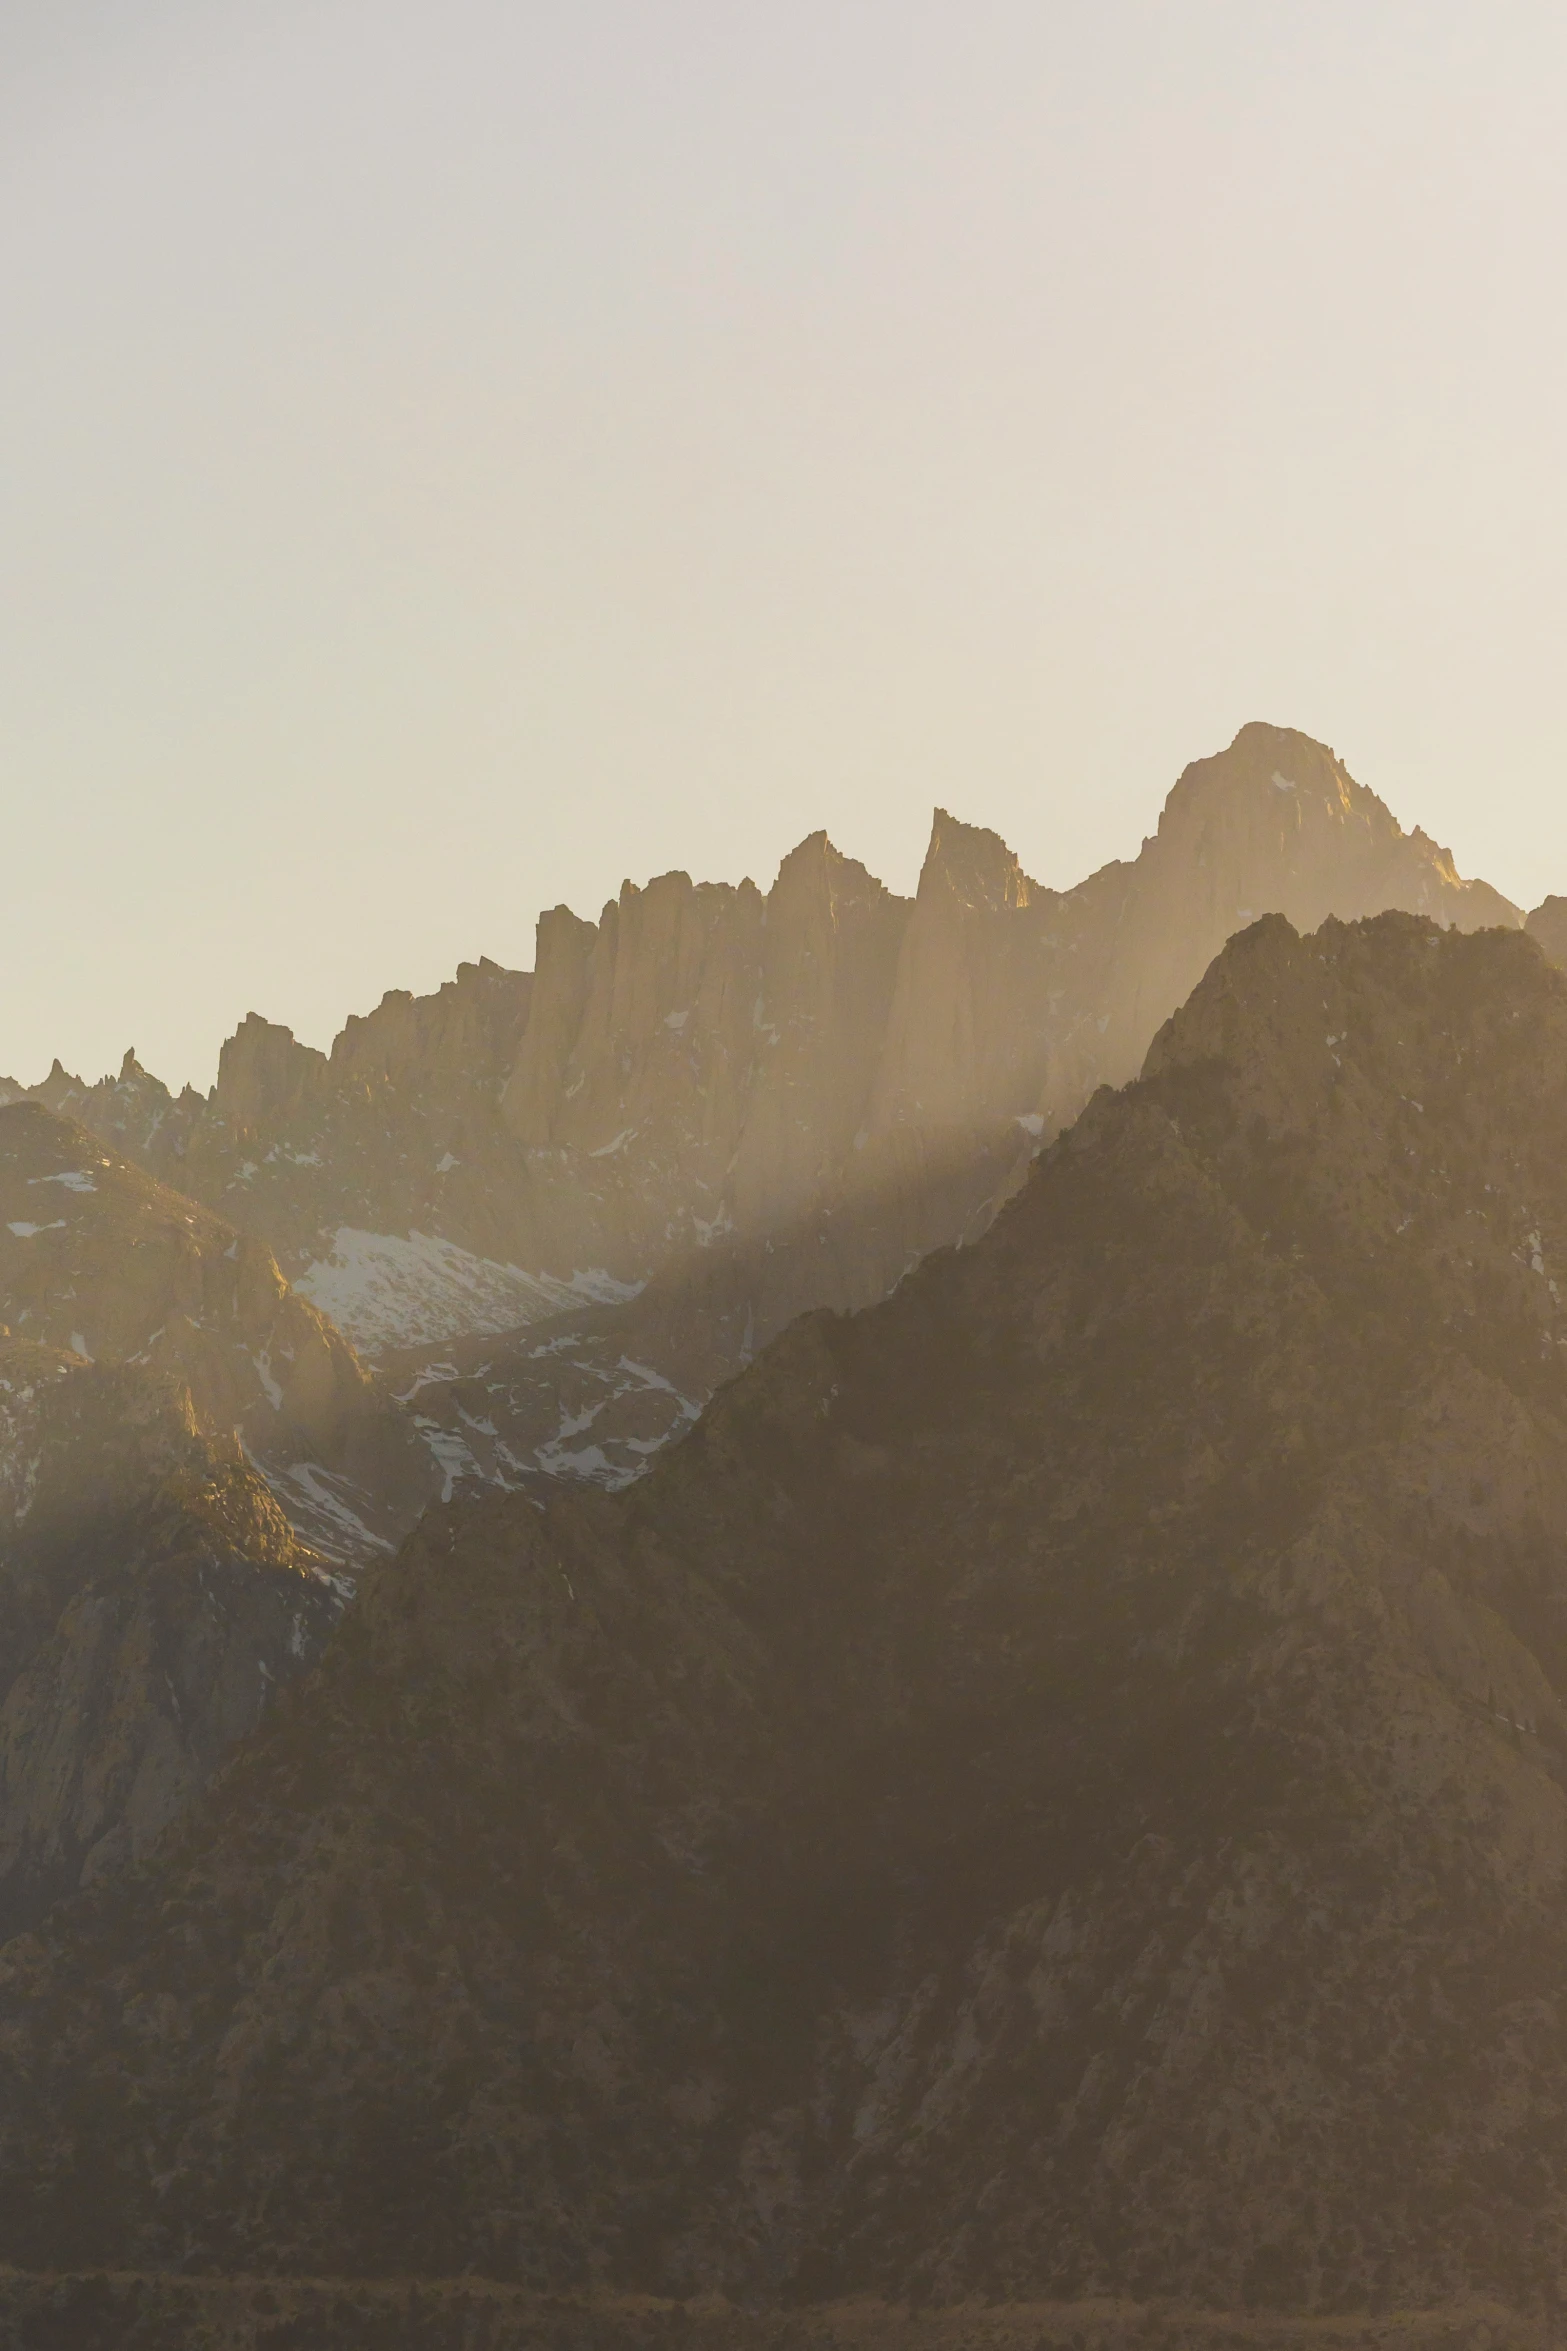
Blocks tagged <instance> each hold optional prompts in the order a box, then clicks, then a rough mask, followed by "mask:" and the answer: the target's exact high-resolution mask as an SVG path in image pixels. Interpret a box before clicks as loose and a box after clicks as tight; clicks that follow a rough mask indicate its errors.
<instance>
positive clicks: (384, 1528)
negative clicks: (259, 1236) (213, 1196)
mask: <svg viewBox="0 0 1567 2351" xmlns="http://www.w3.org/2000/svg"><path fill="white" fill-rule="evenodd" d="M0 1325H5V1326H8V1328H9V1331H10V1333H11V1334H13V1335H14V1336H15V1337H16V1338H17V1339H20V1340H27V1341H30V1342H33V1343H35V1344H38V1345H41V1346H45V1347H52V1348H56V1349H65V1350H67V1351H69V1352H70V1353H72V1354H73V1355H75V1356H77V1357H80V1358H83V1359H85V1360H86V1361H88V1362H99V1363H104V1364H128V1365H132V1366H135V1367H137V1368H140V1369H144V1370H146V1371H148V1372H149V1373H152V1374H154V1375H160V1376H162V1377H163V1378H165V1379H167V1380H172V1381H174V1382H176V1383H178V1384H179V1386H180V1387H181V1388H183V1389H184V1390H185V1391H186V1392H187V1394H188V1396H189V1398H190V1405H191V1410H192V1412H193V1414H194V1418H195V1425H196V1426H197V1427H198V1428H199V1429H200V1430H202V1431H203V1432H204V1433H206V1434H207V1435H209V1436H214V1437H225V1438H227V1437H232V1436H234V1435H236V1434H237V1436H238V1437H239V1439H240V1440H241V1442H242V1444H243V1445H244V1447H245V1449H246V1450H247V1452H248V1453H249V1454H250V1455H251V1456H252V1457H253V1458H254V1459H255V1460H256V1461H257V1462H258V1463H259V1464H260V1465H261V1467H262V1468H263V1470H264V1472H265V1474H266V1475H267V1476H268V1477H269V1479H270V1480H271V1481H272V1483H273V1484H274V1486H275V1488H276V1490H277V1492H278V1494H279V1496H280V1498H281V1499H282V1501H283V1505H284V1508H285V1509H286V1510H287V1511H288V1512H289V1513H290V1515H291V1516H292V1517H293V1518H294V1519H295V1520H296V1521H297V1522H298V1525H299V1527H300V1530H301V1532H302V1533H304V1534H305V1535H306V1536H307V1537H308V1538H309V1539H311V1540H313V1541H314V1542H315V1543H316V1544H317V1546H318V1547H320V1548H322V1549H324V1550H326V1551H328V1552H330V1553H331V1554H333V1555H334V1556H336V1557H338V1558H340V1559H344V1560H348V1561H355V1560H363V1559H364V1558H367V1557H371V1556H374V1555H375V1554H376V1553H377V1552H385V1551H386V1550H387V1549H389V1548H390V1538H391V1536H393V1535H394V1534H397V1533H401V1532H402V1531H403V1529H404V1528H406V1526H407V1525H408V1524H409V1523H410V1521H411V1519H412V1518H413V1516H414V1515H415V1513H416V1511H417V1509H418V1508H419V1506H420V1505H421V1504H422V1502H423V1500H424V1499H425V1495H426V1493H427V1492H428V1490H429V1487H428V1471H427V1465H426V1464H425V1463H424V1461H423V1458H422V1455H421V1452H420V1449H419V1448H418V1447H417V1446H413V1445H411V1444H410V1443H409V1441H408V1436H407V1431H406V1429H405V1428H404V1426H403V1425H402V1423H401V1420H400V1418H399V1416H398V1415H397V1414H396V1412H395V1411H394V1410H393V1409H392V1407H391V1405H390V1403H389V1401H388V1399H387V1398H386V1396H385V1395H384V1393H383V1392H382V1391H381V1389H380V1388H379V1387H378V1386H377V1384H376V1383H375V1381H374V1380H373V1379H372V1378H371V1376H370V1375H369V1374H368V1373H367V1372H366V1371H365V1369H364V1367H363V1365H362V1364H361V1363H360V1362H359V1360H358V1358H357V1357H356V1356H355V1354H354V1351H353V1349H352V1348H351V1347H350V1346H349V1345H348V1344H347V1342H346V1341H345V1340H344V1339H343V1337H342V1336H341V1334H340V1333H339V1332H338V1331H337V1330H335V1329H334V1328H333V1326H332V1325H331V1324H330V1323H329V1322H328V1321H327V1320H326V1319H325V1318H324V1317H323V1316H322V1315H321V1314H320V1313H319V1312H318V1311H317V1310H316V1308H315V1307H313V1306H311V1305H310V1304H309V1303H308V1301H306V1300H305V1299H303V1298H300V1297H299V1296H298V1295H297V1294H296V1293H295V1292H294V1291H293V1290H291V1289H290V1287H289V1285H288V1283H287V1282H285V1281H284V1279H283V1277H282V1275H281V1273H280V1272H279V1271H278V1267H277V1263H276V1261H275V1259H274V1258H273V1256H272V1254H271V1252H270V1250H268V1249H267V1248H266V1247H265V1246H264V1245H263V1244H262V1243H260V1242H258V1241H256V1240H254V1239H253V1238H251V1237H250V1236H248V1235H245V1234H242V1233H240V1232H238V1231H237V1230H236V1229H235V1228H234V1227H233V1226H232V1225H229V1224H226V1223H224V1222H223V1220H222V1219H221V1218H219V1217H217V1216H215V1215H213V1214H212V1212H211V1211H210V1210H208V1209H204V1208H203V1207H201V1206H200V1205H199V1203H198V1202H196V1201H194V1200H190V1199H186V1198H184V1197H183V1196H182V1195H180V1194H178V1193H174V1192H170V1191H168V1190H167V1189H166V1188H165V1187H163V1186H162V1185H160V1184H157V1183H155V1182H152V1181H151V1180H150V1179H149V1178H148V1177H147V1176H146V1175H145V1174H144V1173H143V1171H142V1170H141V1169H140V1168H139V1167H137V1166H135V1165H134V1164H133V1163H132V1162H131V1161H130V1160H128V1159H127V1158H125V1157H124V1156H123V1155H122V1154H121V1153H119V1152H118V1151H114V1150H111V1149H109V1148H108V1147H107V1146H106V1145H105V1144H104V1143H103V1142H102V1141H101V1140H100V1139H99V1138H98V1137H97V1136H96V1135H94V1134H93V1133H91V1132H90V1131H89V1130H88V1129H87V1128H85V1127H83V1126H81V1125H79V1124H77V1123H76V1122H74V1121H72V1120H70V1119H66V1118H62V1117H59V1116H55V1115H53V1114H51V1113H50V1112H49V1111H47V1110H45V1109H44V1108H43V1107H42V1106H41V1105H40V1104H37V1103H33V1102H23V1103H16V1104H12V1105H11V1106H9V1107H6V1108H0ZM3 1475H4V1471H3V1469H0V1476H3Z"/></svg>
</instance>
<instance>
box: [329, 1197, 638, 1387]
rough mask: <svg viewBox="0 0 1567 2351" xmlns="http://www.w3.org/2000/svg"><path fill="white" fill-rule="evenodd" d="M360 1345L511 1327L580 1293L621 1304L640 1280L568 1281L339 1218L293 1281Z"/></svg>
mask: <svg viewBox="0 0 1567 2351" xmlns="http://www.w3.org/2000/svg"><path fill="white" fill-rule="evenodd" d="M294 1287H295V1289H296V1290H297V1291H298V1292H299V1293H300V1295H301V1296H302V1297H305V1298H308V1299H309V1300H310V1302H311V1304H312V1305H313V1306H317V1307H319V1308H320V1310H321V1312H322V1313H323V1314H325V1315H328V1316H330V1318H331V1319H332V1321H333V1322H335V1323H336V1324H337V1327H338V1329H339V1330H340V1331H342V1332H344V1333H345V1335H346V1336H347V1337H348V1338H349V1339H351V1340H352V1342H353V1344H354V1345H355V1346H356V1347H358V1348H359V1349H361V1350H362V1351H363V1352H365V1353H367V1354H370V1355H374V1354H375V1353H376V1352H377V1350H379V1349H382V1348H388V1347H420V1346H424V1345H426V1344H428V1343H432V1342H436V1343H438V1342H440V1341H442V1340H445V1339H453V1338H457V1337H459V1336H461V1335H462V1334H463V1333H465V1332H476V1333H477V1332H491V1331H505V1330H514V1329H515V1328H516V1327H517V1325H518V1324H519V1323H527V1322H537V1321H539V1320H540V1319H541V1317H543V1316H544V1315H548V1314H560V1313H563V1312H565V1311H566V1310H568V1309H569V1308H571V1307H573V1306H581V1305H582V1304H583V1303H584V1301H593V1302H594V1303H597V1304H600V1305H606V1306H607V1305H614V1304H618V1303H619V1302H621V1301H622V1300H624V1299H627V1298H634V1297H635V1296H636V1294H637V1291H638V1289H639V1288H640V1287H641V1285H640V1284H639V1283H635V1282H620V1281H616V1280H615V1279H614V1277H613V1276H612V1275H610V1274H607V1273H604V1272H602V1271H599V1270H596V1269H595V1270H590V1271H588V1272H586V1273H574V1274H573V1275H572V1277H571V1279H570V1281H561V1280H559V1279H558V1278H556V1277H555V1276H554V1275H551V1274H532V1273H524V1272H523V1270H522V1268H521V1267H520V1266H516V1265H502V1264H499V1263H497V1261H496V1260H495V1259H494V1258H491V1257H476V1256H474V1255H473V1253H472V1252H471V1251H470V1250H467V1249H460V1248H458V1246H457V1244H456V1242H455V1241H443V1240H441V1239H439V1238H438V1237H437V1236H436V1235H435V1234H433V1233H409V1234H406V1235H399V1234H396V1233H367V1232H361V1231H360V1230H358V1228H357V1227H355V1226H353V1225H341V1226H339V1228H338V1231H337V1234H336V1236H335V1238H334V1240H333V1243H332V1247H331V1250H330V1251H329V1253H328V1254H327V1255H326V1256H325V1257H322V1258H318V1259H317V1260H316V1261H315V1263H314V1264H313V1265H310V1266H308V1267H307V1268H306V1269H305V1271H304V1272H303V1273H302V1274H301V1275H300V1276H299V1277H298V1279H297V1280H296V1281H295V1283H294Z"/></svg>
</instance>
